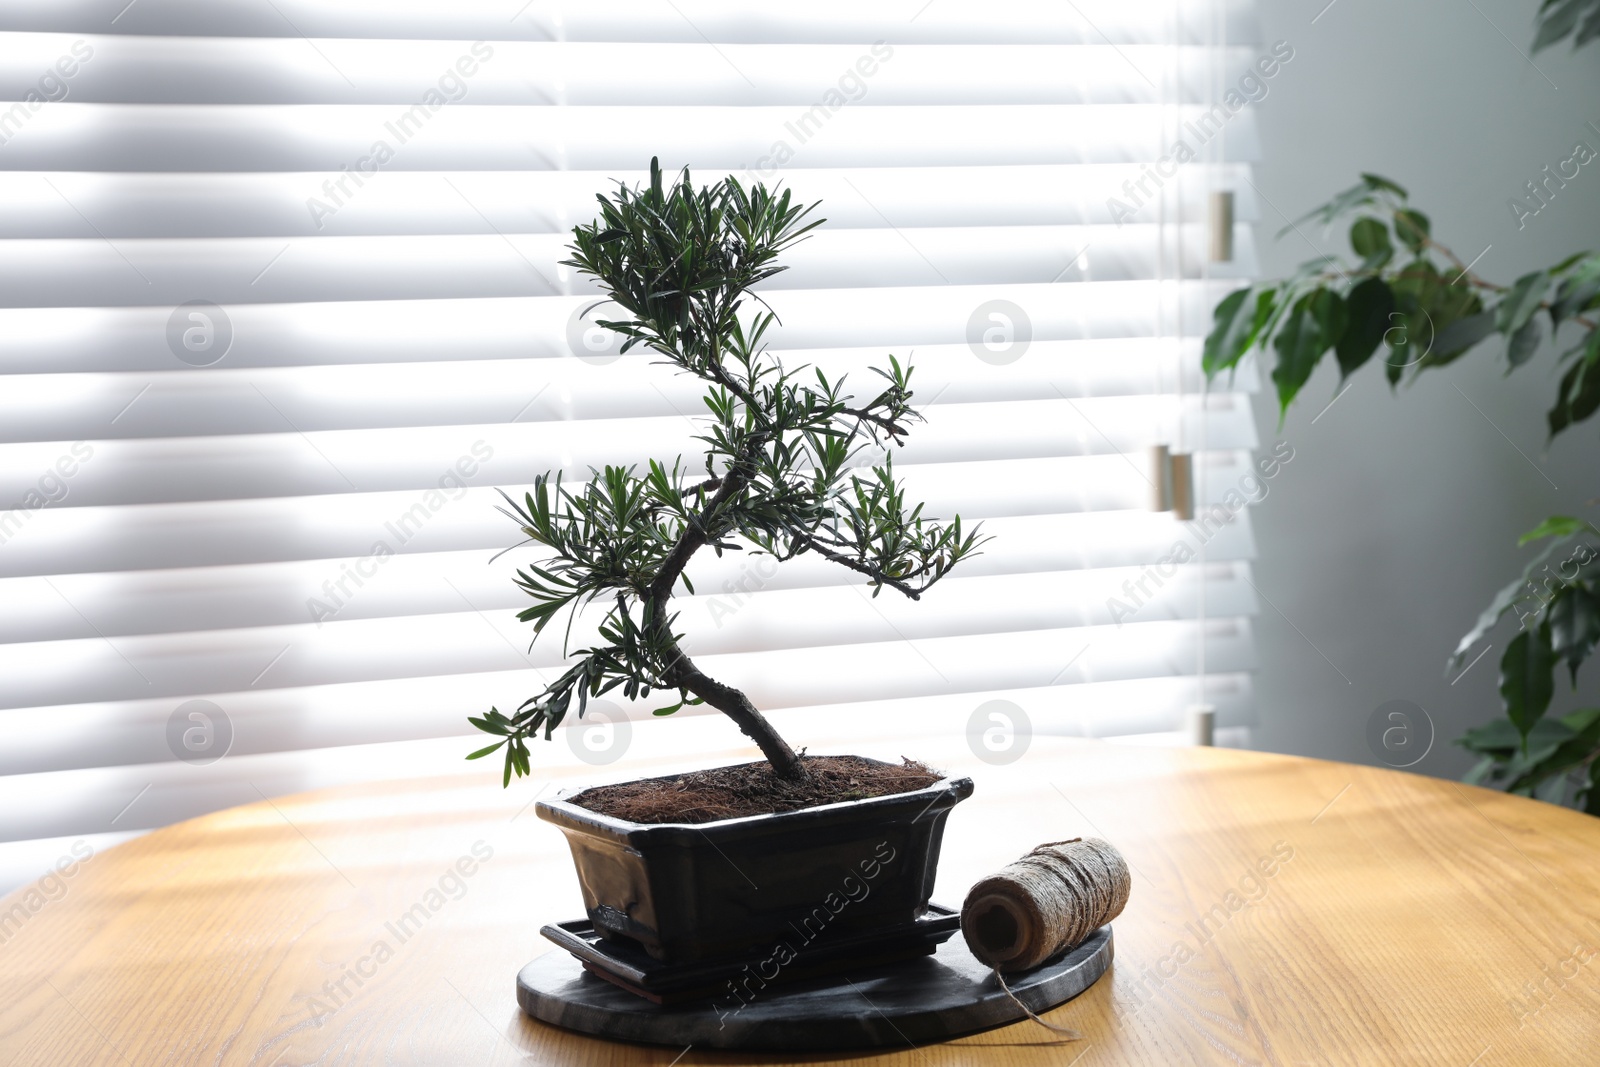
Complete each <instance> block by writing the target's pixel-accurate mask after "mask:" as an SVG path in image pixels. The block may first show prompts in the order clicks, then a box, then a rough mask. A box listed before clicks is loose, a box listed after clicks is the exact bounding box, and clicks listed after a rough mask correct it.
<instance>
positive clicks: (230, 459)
mask: <svg viewBox="0 0 1600 1067" xmlns="http://www.w3.org/2000/svg"><path fill="white" fill-rule="evenodd" d="M261 395H262V402H263V404H264V405H265V406H266V407H267V408H268V409H269V410H273V411H275V413H278V414H279V415H280V419H281V422H282V424H283V425H284V427H285V432H282V433H271V434H246V433H240V434H232V435H228V436H223V437H203V438H202V437H190V438H159V439H147V440H102V441H100V442H98V443H96V444H94V445H87V444H84V445H80V446H78V447H79V448H80V454H82V455H83V456H84V458H83V462H81V463H77V464H76V473H74V474H72V475H71V478H70V482H69V483H68V486H67V491H66V495H65V497H64V499H62V500H61V502H60V503H59V504H57V505H55V506H57V507H60V506H65V507H104V506H107V505H116V504H145V503H177V502H190V501H200V500H241V499H255V498H260V497H280V496H296V497H298V496H307V495H313V494H319V493H343V492H350V491H355V492H382V491H387V490H396V489H418V490H423V491H427V490H431V489H434V488H435V487H436V486H438V485H439V483H440V481H441V479H442V478H444V477H445V476H447V475H450V474H451V473H452V470H453V468H454V465H455V463H456V462H457V461H460V462H463V463H466V464H468V465H469V466H470V467H476V470H475V471H474V472H473V473H472V475H471V477H470V478H464V479H461V480H462V481H465V482H468V483H469V484H475V485H484V484H500V485H519V484H527V483H531V482H532V481H533V480H534V478H535V477H536V476H538V475H542V474H544V473H546V472H549V471H567V472H572V476H573V477H576V478H579V479H583V478H587V477H588V473H587V472H588V470H589V469H590V468H600V467H603V466H606V465H617V466H624V467H626V466H634V467H638V468H640V469H641V470H642V469H643V468H644V466H645V464H646V462H647V461H648V460H649V459H650V458H651V457H652V456H655V457H665V458H667V459H668V460H669V461H670V459H671V457H673V456H679V455H681V456H683V457H684V459H685V463H686V465H687V466H689V467H690V468H691V469H693V470H698V469H699V467H700V465H701V461H700V460H698V459H697V454H698V453H699V452H700V450H701V449H700V446H698V445H697V443H696V441H695V439H694V438H695V435H696V434H697V433H699V432H700V430H701V428H702V427H701V424H699V423H697V422H694V421H692V420H691V419H689V418H688V417H687V416H688V414H689V413H688V412H685V413H683V414H682V415H671V416H661V417H656V418H650V417H639V418H633V419H591V420H583V421H571V422H543V423H527V424H523V423H517V424H501V425H489V426H439V427H410V428H404V429H373V430H326V431H310V432H307V431H296V430H295V429H294V428H293V427H292V423H291V422H290V420H288V419H287V418H285V417H283V416H282V413H281V412H278V411H277V409H275V408H274V407H273V404H272V399H271V397H270V396H269V395H267V394H264V393H263V394H261ZM531 399H532V398H531V397H530V398H527V400H531ZM517 402H526V401H524V398H522V397H513V398H511V399H510V400H509V401H508V405H507V406H509V405H510V404H512V403H517ZM1185 407H1188V408H1198V401H1196V400H1193V399H1191V400H1189V401H1180V400H1178V399H1176V398H1172V397H1163V398H1161V401H1160V402H1159V403H1152V402H1149V401H1148V400H1147V399H1146V398H1141V397H1096V398H1088V399H1084V400H1076V401H1075V400H1069V399H1054V400H1034V401H1012V402H1009V403H1002V404H983V403H974V404H958V405H950V406H947V407H939V406H934V407H931V408H929V409H928V411H927V412H926V415H925V418H926V420H927V421H926V423H925V424H923V425H920V426H919V427H918V430H919V433H918V435H917V438H916V439H915V440H914V441H913V442H912V443H910V444H908V445H907V446H906V447H905V449H904V450H900V449H896V452H897V453H901V452H903V455H904V459H905V461H906V463H907V464H920V463H952V462H974V461H979V460H999V459H1029V458H1038V457H1061V456H1094V455H1102V454H1106V453H1116V452H1123V451H1130V450H1134V449H1137V448H1138V447H1140V446H1141V445H1142V444H1143V443H1145V442H1147V441H1149V440H1152V439H1160V438H1161V437H1165V438H1167V439H1171V438H1173V437H1175V436H1176V427H1177V426H1178V425H1179V423H1180V421H1184V422H1193V421H1196V420H1194V419H1186V418H1184V416H1185V415H1186V413H1185V411H1184V408H1185ZM1206 414H1207V418H1206V423H1207V426H1208V429H1207V431H1206V433H1207V441H1208V443H1209V444H1210V445H1211V446H1212V447H1216V448H1222V449H1238V448H1249V447H1251V446H1253V445H1254V444H1255V424H1254V421H1253V419H1252V417H1251V413H1250V410H1249V408H1248V406H1247V405H1245V404H1232V405H1230V406H1229V407H1227V408H1222V407H1220V406H1213V407H1212V409H1211V410H1209V411H1208V412H1207V413H1206ZM72 447H73V446H72V445H71V444H69V443H66V442H36V443H28V444H10V445H0V498H9V499H15V500H19V501H20V500H23V498H24V497H25V496H26V495H27V494H29V493H30V492H31V493H34V494H35V495H36V496H38V495H39V494H40V492H41V486H44V490H43V491H44V492H48V485H46V483H43V482H42V481H41V479H44V478H46V477H48V476H49V475H48V473H47V472H49V471H51V470H52V469H53V468H54V467H55V464H56V463H57V462H58V461H59V460H60V459H61V457H63V456H68V458H71V457H70V455H69V453H70V452H71V449H72ZM90 449H92V452H89V451H88V450H90ZM440 457H452V458H446V459H443V460H441V459H440ZM462 469H463V470H465V469H467V468H465V467H463V468H462ZM0 521H3V520H0Z"/></svg>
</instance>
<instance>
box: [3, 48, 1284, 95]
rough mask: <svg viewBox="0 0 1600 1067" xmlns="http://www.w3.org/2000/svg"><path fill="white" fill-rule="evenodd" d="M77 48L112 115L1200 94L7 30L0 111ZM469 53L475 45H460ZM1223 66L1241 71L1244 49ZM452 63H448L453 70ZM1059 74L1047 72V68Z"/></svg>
mask: <svg viewBox="0 0 1600 1067" xmlns="http://www.w3.org/2000/svg"><path fill="white" fill-rule="evenodd" d="M79 42H82V44H81V45H80V53H79V54H82V52H81V50H82V49H83V48H84V47H85V46H86V47H87V49H88V50H89V58H88V59H86V60H85V61H84V62H82V63H81V64H78V70H77V72H76V73H74V74H73V76H72V78H71V85H72V94H71V95H72V99H73V100H76V101H79V102H89V103H116V104H130V103H139V104H152V103H159V104H325V103H327V102H329V101H334V102H338V103H346V104H356V103H362V104H367V103H371V104H398V105H400V106H401V107H402V108H404V107H407V106H409V105H411V104H412V103H415V102H417V101H418V100H420V99H421V98H422V97H423V95H424V93H426V92H427V91H429V90H437V91H438V93H439V96H440V98H442V99H444V100H448V101H451V102H458V101H462V100H470V101H471V102H472V103H475V104H523V105H530V104H532V105H538V104H544V105H579V106H586V105H626V104H649V105H652V106H663V105H727V104H734V105H738V106H745V107H749V106H757V105H796V106H798V107H800V108H802V109H804V108H808V107H810V106H811V105H813V104H815V103H817V102H819V100H821V99H822V98H823V97H824V96H825V94H827V93H828V92H829V91H830V90H831V91H833V92H835V93H836V94H837V98H838V99H840V100H849V101H851V102H865V101H870V102H871V103H872V104H874V105H876V106H886V105H887V106H900V105H907V104H939V103H961V104H1038V103H1052V104H1055V103H1064V104H1103V103H1145V102H1154V101H1156V100H1157V99H1158V94H1157V90H1156V87H1155V86H1154V85H1153V84H1151V83H1150V82H1149V81H1146V80H1145V78H1144V77H1143V76H1142V75H1141V71H1143V70H1150V71H1156V70H1161V69H1164V67H1166V66H1167V65H1169V64H1171V63H1173V62H1174V61H1176V62H1177V63H1178V64H1179V68H1180V69H1179V85H1178V87H1177V88H1176V89H1175V91H1174V93H1173V95H1174V96H1175V97H1177V98H1179V99H1182V100H1184V101H1186V102H1197V101H1199V100H1202V99H1204V98H1205V94H1206V91H1207V87H1206V86H1205V85H1204V79H1205V77H1206V75H1207V67H1206V65H1207V63H1208V62H1209V60H1210V54H1209V50H1207V49H1203V48H1199V47H1196V46H1187V47H1183V46H1179V47H1176V48H1174V47H1173V46H1168V45H1128V46H1126V47H1124V48H1123V49H1121V50H1118V49H1117V48H1114V47H1112V46H1110V45H1107V44H1103V43H1096V44H1087V45H1078V46H1062V45H1044V44H1010V45H975V44H955V45H906V44H901V45H898V46H894V45H889V44H887V43H883V44H879V45H878V47H877V49H876V50H874V49H873V48H872V46H871V42H859V43H855V42H853V43H849V44H811V45H796V44H788V43H785V44H781V45H770V44H755V45H750V44H728V45H726V46H724V47H723V49H722V57H723V59H724V62H721V63H714V64H708V63H706V62H705V59H706V51H707V49H706V45H705V42H703V41H693V42H682V43H677V44H655V43H650V44H646V43H627V42H622V43H619V42H613V41H606V42H589V41H578V42H572V41H563V42H556V41H537V42H523V41H504V40H496V41H494V42H493V43H489V42H471V41H463V40H394V39H388V40H385V39H362V38H342V39H324V40H321V41H317V42H316V48H317V50H316V51H313V50H312V49H310V48H307V47H306V42H305V41H303V40H301V39H300V38H297V37H296V38H284V37H277V38H264V39H263V38H255V39H246V38H236V37H235V38H229V37H179V38H163V37H149V36H140V37H131V36H106V35H90V36H88V37H78V36H75V35H71V34H19V35H17V37H15V38H13V40H12V43H11V46H10V48H9V49H8V52H7V54H6V55H5V56H4V57H3V58H0V99H22V97H23V95H24V94H25V93H26V92H27V91H28V90H30V89H34V88H35V87H36V83H37V81H38V78H39V72H40V71H41V70H45V69H48V68H50V67H51V66H53V64H54V63H55V62H56V60H57V58H58V57H60V56H62V55H64V54H72V52H71V50H72V47H73V46H74V45H75V44H79ZM474 44H476V45H477V47H476V49H474V48H473V45H474ZM1230 51H1231V55H1229V56H1228V57H1227V58H1228V59H1230V60H1232V61H1233V62H1234V63H1235V64H1236V65H1244V64H1248V63H1249V62H1250V61H1252V60H1253V59H1254V58H1255V53H1254V52H1253V51H1251V50H1248V49H1244V48H1234V49H1232V50H1230ZM458 64H459V66H458ZM1063 68H1065V69H1066V71H1068V72H1070V73H1069V75H1068V76H1065V77H1063V76H1062V69H1063Z"/></svg>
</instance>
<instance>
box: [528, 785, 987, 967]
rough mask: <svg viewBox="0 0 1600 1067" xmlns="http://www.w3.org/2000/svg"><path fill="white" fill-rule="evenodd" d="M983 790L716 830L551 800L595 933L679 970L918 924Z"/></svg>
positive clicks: (954, 789) (929, 789) (724, 823)
mask: <svg viewBox="0 0 1600 1067" xmlns="http://www.w3.org/2000/svg"><path fill="white" fill-rule="evenodd" d="M971 795H972V779H970V778H956V779H951V778H944V779H941V780H940V781H938V782H935V783H934V784H933V785H930V786H926V787H924V788H922V789H918V790H915V791H913V792H910V793H897V794H893V795H891V796H882V797H872V798H870V799H867V800H850V801H844V802H841V803H837V804H824V805H819V806H817V807H813V808H803V809H801V810H799V811H789V812H780V813H778V814H775V815H753V816H749V817H747V818H740V819H723V820H720V821H717V822H708V823H698V824H689V823H658V824H647V823H635V822H628V821H626V820H624V819H615V818H611V817H610V816H606V815H601V814H598V813H596V812H592V811H589V810H587V809H585V808H580V807H578V806H577V805H575V804H571V803H568V802H567V801H565V800H563V799H561V798H560V797H557V798H556V799H553V800H541V801H539V803H538V812H539V817H540V818H541V819H545V820H547V821H549V822H553V823H555V824H556V825H557V826H559V827H560V828H561V830H562V832H563V833H565V834H566V835H567V844H568V845H570V846H571V848H572V859H573V862H574V864H575V865H576V866H577V868H578V881H579V883H580V884H581V886H582V888H583V903H584V907H585V908H587V909H588V912H589V919H590V921H591V922H593V923H594V926H595V929H596V930H597V931H598V932H600V933H601V934H602V935H603V936H604V937H606V938H607V939H609V940H613V941H615V940H623V941H633V942H636V943H637V944H639V945H640V946H642V947H643V948H644V949H645V951H647V952H648V953H650V955H651V956H652V957H654V958H655V959H658V960H662V961H664V962H668V963H689V962H694V961H699V960H708V959H718V958H723V957H732V956H741V955H749V954H751V953H755V952H766V951H771V950H772V948H773V946H774V945H775V944H776V943H778V942H788V943H790V944H791V945H795V944H796V943H797V942H800V943H809V942H810V941H812V940H815V939H818V938H824V937H832V936H838V935H845V934H850V933H859V932H861V931H863V930H872V929H883V930H885V931H887V932H892V931H894V930H898V929H901V928H903V927H905V926H907V925H909V924H911V923H914V922H915V921H916V920H917V918H918V917H919V916H921V915H922V914H923V911H924V910H925V909H926V908H927V906H928V898H929V896H930V895H931V894H932V893H933V879H934V873H935V871H936V869H937V868H938V865H939V844H940V841H941V840H942V839H943V837H944V824H945V819H946V818H947V817H948V816H949V814H950V809H951V808H953V807H955V805H956V804H957V803H959V802H960V801H962V800H965V799H966V798H967V797H969V796H971Z"/></svg>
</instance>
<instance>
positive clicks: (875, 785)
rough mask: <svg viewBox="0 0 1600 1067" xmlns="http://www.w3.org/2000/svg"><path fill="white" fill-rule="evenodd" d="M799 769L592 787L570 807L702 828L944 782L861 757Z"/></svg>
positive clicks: (763, 766) (735, 770) (812, 760)
mask: <svg viewBox="0 0 1600 1067" xmlns="http://www.w3.org/2000/svg"><path fill="white" fill-rule="evenodd" d="M801 761H802V764H803V765H804V767H805V769H806V776H805V778H803V779H799V780H796V781H790V780H788V779H785V778H779V777H778V776H777V775H775V774H774V773H773V772H772V765H771V764H770V763H767V762H765V761H762V762H759V763H741V764H739V765H738V766H736V767H717V768H714V769H712V770H706V771H690V772H689V773H687V774H672V775H667V776H666V777H663V778H645V779H642V780H640V781H637V782H623V783H622V784H620V785H603V786H596V787H594V788H592V789H586V790H584V791H583V792H581V793H579V794H578V795H577V796H574V797H571V798H569V801H568V802H569V803H571V804H575V805H577V806H578V807H580V808H586V809H588V810H589V811H593V812H596V813H598V814H601V815H609V816H611V817H612V818H616V819H626V820H627V821H629V822H635V823H705V822H715V821H717V820H719V819H738V818H742V817H744V816H747V815H771V814H774V813H776V812H781V811H798V810H800V809H801V808H810V807H816V806H817V805H819V804H835V803H839V802H841V801H846V800H866V799H868V798H869V797H882V796H889V795H891V794H894V793H909V792H911V791H913V790H916V789H922V788H924V787H926V786H930V785H932V784H934V783H935V782H937V781H939V780H940V778H941V777H942V776H941V775H940V774H939V772H937V771H934V770H932V769H930V768H928V767H927V766H925V765H923V764H921V763H918V762H917V761H915V760H909V759H902V761H901V763H900V765H899V766H895V765H894V764H892V763H879V762H878V761H876V760H867V759H862V758H861V757H860V756H802V757H801Z"/></svg>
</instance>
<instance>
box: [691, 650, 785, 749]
mask: <svg viewBox="0 0 1600 1067" xmlns="http://www.w3.org/2000/svg"><path fill="white" fill-rule="evenodd" d="M672 649H673V651H674V652H676V653H677V661H676V662H677V669H676V671H675V672H674V674H675V677H674V678H673V681H674V683H675V684H677V685H681V686H682V687H683V688H685V689H687V690H688V691H689V692H691V693H693V694H694V695H695V696H697V697H699V698H700V699H701V700H704V701H705V702H706V703H707V704H710V705H711V706H712V707H714V708H716V709H717V710H718V711H720V712H722V713H723V714H724V715H726V716H727V717H728V718H730V719H732V720H733V721H734V722H735V723H736V724H737V725H738V727H739V729H740V730H743V731H744V733H745V736H746V737H748V738H750V740H752V741H754V742H755V743H756V745H757V746H758V747H759V748H760V749H761V754H762V755H763V756H766V757H767V762H768V763H770V764H772V769H773V771H774V772H776V774H777V775H778V777H780V778H788V779H791V780H793V779H797V778H803V777H805V770H804V768H803V767H802V766H801V764H800V757H799V756H797V755H795V753H794V749H792V748H790V747H789V742H787V741H785V740H784V739H783V738H782V737H780V736H778V731H776V730H774V729H773V728H772V724H771V723H770V722H768V721H767V719H766V716H764V715H762V714H761V712H759V711H757V710H756V706H755V705H754V704H752V703H750V698H749V697H747V696H745V695H744V694H743V693H741V692H739V690H737V689H735V688H734V687H733V686H731V685H724V684H723V683H721V682H719V681H717V680H716V679H715V678H712V677H711V676H710V675H708V674H706V673H705V672H704V671H702V670H701V669H700V668H699V667H697V666H695V663H694V661H693V660H692V659H690V658H689V657H688V656H686V655H684V652H683V650H682V649H681V648H679V647H678V646H677V643H676V642H673V644H672Z"/></svg>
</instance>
